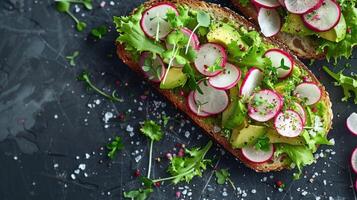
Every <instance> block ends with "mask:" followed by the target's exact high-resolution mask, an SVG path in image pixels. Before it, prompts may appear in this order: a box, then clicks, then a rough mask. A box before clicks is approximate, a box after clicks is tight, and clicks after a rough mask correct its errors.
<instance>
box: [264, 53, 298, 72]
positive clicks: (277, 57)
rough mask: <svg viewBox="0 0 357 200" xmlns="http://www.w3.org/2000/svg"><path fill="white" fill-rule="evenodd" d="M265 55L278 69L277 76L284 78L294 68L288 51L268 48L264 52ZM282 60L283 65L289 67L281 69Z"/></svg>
mask: <svg viewBox="0 0 357 200" xmlns="http://www.w3.org/2000/svg"><path fill="white" fill-rule="evenodd" d="M265 57H267V58H269V59H270V60H271V62H272V65H273V67H275V68H277V69H278V70H277V72H278V77H279V78H286V77H288V76H289V75H290V74H291V72H292V70H293V68H294V61H293V59H292V57H291V56H290V54H289V53H287V52H285V51H283V50H280V49H270V50H268V51H267V52H266V53H265ZM282 60H283V61H284V65H285V66H286V67H289V69H282V68H281V67H280V66H281V62H282Z"/></svg>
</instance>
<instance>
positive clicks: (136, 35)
mask: <svg viewBox="0 0 357 200" xmlns="http://www.w3.org/2000/svg"><path fill="white" fill-rule="evenodd" d="M143 9H144V7H140V8H139V9H138V10H137V11H136V13H135V14H133V15H131V16H123V17H114V23H115V25H116V28H117V31H118V32H119V37H118V38H117V40H116V41H117V42H119V43H120V44H123V45H124V46H125V50H126V51H128V52H130V53H131V54H132V56H134V59H136V60H138V57H139V55H140V53H141V52H143V51H150V52H152V53H154V54H159V55H161V54H162V53H163V52H164V51H165V49H164V47H163V45H162V44H160V43H156V42H155V41H154V40H151V39H150V38H148V37H146V35H145V34H144V32H143V31H142V29H141V27H140V19H141V16H142V14H141V13H142V12H143Z"/></svg>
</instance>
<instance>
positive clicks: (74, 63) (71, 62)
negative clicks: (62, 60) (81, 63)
mask: <svg viewBox="0 0 357 200" xmlns="http://www.w3.org/2000/svg"><path fill="white" fill-rule="evenodd" d="M78 56H79V51H75V52H73V54H72V55H70V56H66V59H67V60H68V61H69V64H70V65H71V66H76V62H75V59H76V58H77V57H78Z"/></svg>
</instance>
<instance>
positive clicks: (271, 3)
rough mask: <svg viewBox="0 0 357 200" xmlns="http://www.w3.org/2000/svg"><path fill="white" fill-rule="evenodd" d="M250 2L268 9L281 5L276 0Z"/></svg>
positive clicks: (253, 0)
mask: <svg viewBox="0 0 357 200" xmlns="http://www.w3.org/2000/svg"><path fill="white" fill-rule="evenodd" d="M252 3H254V4H255V5H256V6H257V7H262V8H268V9H271V8H277V7H280V6H281V5H280V3H279V1H278V0H252Z"/></svg>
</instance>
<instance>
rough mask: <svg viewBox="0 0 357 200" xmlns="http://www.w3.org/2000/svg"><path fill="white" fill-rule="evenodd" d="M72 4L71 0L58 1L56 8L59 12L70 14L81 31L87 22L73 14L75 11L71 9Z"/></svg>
mask: <svg viewBox="0 0 357 200" xmlns="http://www.w3.org/2000/svg"><path fill="white" fill-rule="evenodd" d="M70 6H71V3H70V1H67V0H58V1H56V8H57V10H58V12H61V13H66V14H68V15H69V16H70V17H71V18H72V19H73V20H74V21H75V22H76V29H77V30H78V31H80V32H81V31H83V30H84V29H85V28H86V27H87V24H86V23H85V22H83V21H80V20H78V18H77V17H76V16H74V15H73V13H72V12H71V11H70V10H69V9H70Z"/></svg>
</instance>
